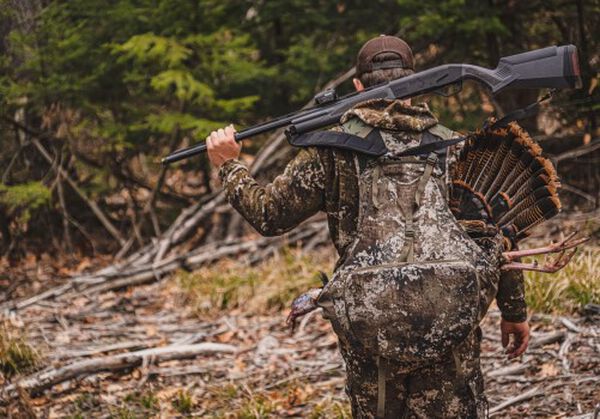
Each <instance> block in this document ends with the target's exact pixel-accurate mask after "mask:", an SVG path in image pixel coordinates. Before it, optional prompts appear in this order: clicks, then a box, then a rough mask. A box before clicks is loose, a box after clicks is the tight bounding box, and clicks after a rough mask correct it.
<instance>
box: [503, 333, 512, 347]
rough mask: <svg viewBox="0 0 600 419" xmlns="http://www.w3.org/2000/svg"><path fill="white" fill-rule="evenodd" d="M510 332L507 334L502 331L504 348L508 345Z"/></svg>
mask: <svg viewBox="0 0 600 419" xmlns="http://www.w3.org/2000/svg"><path fill="white" fill-rule="evenodd" d="M509 337H510V334H508V333H507V332H505V331H502V347H503V348H506V347H507V346H508V340H509Z"/></svg>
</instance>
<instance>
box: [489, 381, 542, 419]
mask: <svg viewBox="0 0 600 419" xmlns="http://www.w3.org/2000/svg"><path fill="white" fill-rule="evenodd" d="M543 395H544V390H542V389H540V388H539V387H534V388H532V389H530V390H528V391H526V392H525V393H521V394H519V395H518V396H516V397H511V398H510V399H508V400H505V401H503V402H502V403H500V404H498V405H496V406H494V407H492V408H491V409H490V411H489V413H490V414H492V413H496V412H499V411H501V410H502V409H505V408H507V407H509V406H512V405H513V404H517V403H520V402H522V401H525V400H529V399H532V398H534V397H537V396H543Z"/></svg>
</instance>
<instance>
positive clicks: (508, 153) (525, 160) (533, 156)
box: [450, 120, 560, 243]
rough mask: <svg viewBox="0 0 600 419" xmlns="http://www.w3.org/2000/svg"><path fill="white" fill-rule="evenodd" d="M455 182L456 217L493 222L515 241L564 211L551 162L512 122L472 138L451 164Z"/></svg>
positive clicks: (452, 202)
mask: <svg viewBox="0 0 600 419" xmlns="http://www.w3.org/2000/svg"><path fill="white" fill-rule="evenodd" d="M492 125H493V120H492V121H490V123H489V124H488V126H492ZM451 186H452V191H451V194H450V208H451V210H452V211H453V213H454V215H455V216H456V218H457V219H458V220H479V221H483V222H484V223H485V224H492V225H495V226H496V227H497V228H498V229H499V230H500V231H502V232H503V234H504V235H505V236H507V238H508V239H509V240H510V241H511V242H513V243H514V242H516V241H517V240H519V239H521V238H523V237H525V236H526V235H527V233H528V231H529V230H531V229H532V228H533V227H534V226H536V225H539V224H540V223H541V222H543V221H545V220H547V219H549V218H551V217H553V216H554V215H556V214H557V213H558V212H559V211H560V200H559V199H558V188H559V187H560V182H559V180H558V176H557V175H556V170H555V169H554V166H553V165H552V162H550V160H548V159H546V158H545V157H543V156H542V149H541V147H540V146H539V145H538V144H537V143H536V142H535V141H534V140H533V139H532V138H531V137H530V136H529V135H528V134H527V132H525V131H524V130H523V129H522V128H521V127H520V126H519V125H518V124H516V123H514V122H512V123H510V124H509V125H508V126H507V127H506V128H500V129H490V128H486V129H483V130H481V131H478V132H476V133H475V134H473V135H472V136H471V137H470V139H469V140H468V141H467V142H466V143H465V145H464V147H463V149H462V151H461V153H460V155H459V157H458V160H457V162H456V164H455V165H454V167H453V171H452V185H451Z"/></svg>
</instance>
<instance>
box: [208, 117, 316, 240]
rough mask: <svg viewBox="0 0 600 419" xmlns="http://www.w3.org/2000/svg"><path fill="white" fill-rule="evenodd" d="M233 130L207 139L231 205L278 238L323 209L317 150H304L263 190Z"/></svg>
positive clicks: (263, 187) (262, 232)
mask: <svg viewBox="0 0 600 419" xmlns="http://www.w3.org/2000/svg"><path fill="white" fill-rule="evenodd" d="M234 133H235V131H234V130H233V127H231V126H229V127H227V128H225V129H224V130H218V131H215V132H213V133H212V134H211V135H210V136H209V137H208V138H207V146H208V147H207V150H208V156H209V159H210V160H211V162H212V163H213V165H214V166H215V167H218V168H219V177H220V178H221V181H222V183H223V188H224V189H225V193H226V195H227V199H228V201H229V202H230V203H231V205H232V206H233V207H234V208H235V209H236V210H237V211H238V212H239V213H240V214H241V215H242V216H243V217H244V218H245V219H246V220H247V221H248V222H249V223H250V224H251V225H252V226H253V227H254V228H255V229H256V230H257V231H258V232H259V233H261V234H262V235H265V236H275V235H280V234H283V233H285V232H286V231H289V230H291V229H292V228H294V227H296V226H297V225H298V224H300V223H301V222H302V221H304V220H306V219H307V218H309V217H310V216H312V215H314V214H315V213H317V212H318V211H320V210H321V209H322V208H323V202H324V187H325V172H324V170H323V167H322V165H321V160H320V158H319V156H318V154H317V151H316V150H315V149H311V148H308V149H303V150H301V151H300V152H299V153H298V155H297V156H296V158H294V159H293V160H292V161H291V162H290V163H289V164H288V165H287V167H286V169H285V171H284V172H283V174H281V175H279V176H277V178H275V180H273V182H272V183H270V184H268V185H266V186H262V185H259V184H258V183H257V182H256V180H254V178H253V177H252V176H251V175H250V173H249V171H248V169H247V168H246V166H245V165H244V164H243V163H241V162H240V161H239V160H238V157H239V153H240V146H239V144H238V143H236V142H235V140H234V138H233V134H234Z"/></svg>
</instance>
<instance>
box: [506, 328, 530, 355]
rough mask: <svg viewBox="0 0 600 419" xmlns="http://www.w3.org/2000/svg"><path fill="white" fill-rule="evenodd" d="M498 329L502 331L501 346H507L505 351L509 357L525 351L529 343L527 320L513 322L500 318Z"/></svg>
mask: <svg viewBox="0 0 600 419" xmlns="http://www.w3.org/2000/svg"><path fill="white" fill-rule="evenodd" d="M500 331H501V332H502V347H504V348H507V349H506V353H507V354H508V358H509V359H512V358H516V357H517V356H519V355H521V354H522V353H523V352H525V349H527V345H528V344H529V323H527V321H524V322H521V323H513V322H509V321H506V320H504V319H502V321H501V322H500ZM511 336H512V339H511ZM509 343H510V345H509Z"/></svg>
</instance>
